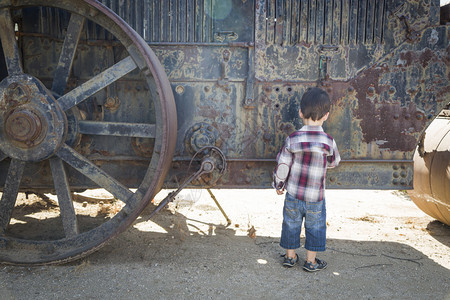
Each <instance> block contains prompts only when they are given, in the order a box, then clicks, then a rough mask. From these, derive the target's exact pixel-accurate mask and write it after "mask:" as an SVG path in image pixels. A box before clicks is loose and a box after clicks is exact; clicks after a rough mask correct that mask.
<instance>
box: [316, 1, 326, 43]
mask: <svg viewBox="0 0 450 300" xmlns="http://www.w3.org/2000/svg"><path fill="white" fill-rule="evenodd" d="M324 14H325V1H324V0H317V1H316V30H315V33H316V37H315V40H314V41H315V43H318V44H323V39H324V25H325V17H324Z"/></svg>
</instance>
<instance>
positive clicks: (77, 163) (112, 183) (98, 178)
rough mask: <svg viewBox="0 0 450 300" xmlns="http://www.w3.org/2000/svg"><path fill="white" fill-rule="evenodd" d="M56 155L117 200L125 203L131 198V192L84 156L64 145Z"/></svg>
mask: <svg viewBox="0 0 450 300" xmlns="http://www.w3.org/2000/svg"><path fill="white" fill-rule="evenodd" d="M56 155H58V156H59V157H60V158H61V159H62V160H64V161H65V162H66V163H68V164H69V165H71V166H72V167H73V168H74V169H76V170H77V171H79V172H80V173H81V174H83V175H84V176H86V177H87V178H89V179H90V180H92V181H93V182H95V183H97V184H98V185H99V186H100V187H102V188H104V189H105V190H107V191H108V192H110V193H111V194H113V196H114V197H116V198H117V199H119V200H121V201H123V202H127V199H129V198H130V197H131V196H133V192H131V191H130V190H129V189H128V188H127V187H126V186H124V185H122V184H121V183H120V182H118V181H117V180H116V179H114V178H113V177H111V176H110V175H108V174H107V173H106V172H105V171H103V170H102V169H100V168H99V167H97V166H96V165H94V164H93V163H92V162H91V161H89V160H87V159H86V158H85V157H84V156H82V155H81V154H79V153H78V152H76V151H75V150H74V149H72V148H70V147H69V146H67V145H66V144H64V145H63V146H62V147H61V148H60V149H59V151H58V152H57V153H56Z"/></svg>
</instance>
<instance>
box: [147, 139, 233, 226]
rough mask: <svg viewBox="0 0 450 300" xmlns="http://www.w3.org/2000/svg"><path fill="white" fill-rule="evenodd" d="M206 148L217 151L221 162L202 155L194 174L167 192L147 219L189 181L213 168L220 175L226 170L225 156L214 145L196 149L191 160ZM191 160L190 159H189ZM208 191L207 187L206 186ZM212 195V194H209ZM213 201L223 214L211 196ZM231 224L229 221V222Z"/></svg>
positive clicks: (170, 200) (209, 171) (173, 197)
mask: <svg viewBox="0 0 450 300" xmlns="http://www.w3.org/2000/svg"><path fill="white" fill-rule="evenodd" d="M208 149H210V150H213V151H215V152H218V154H219V156H220V159H221V160H222V164H221V163H220V162H218V161H217V160H216V159H214V158H213V157H212V156H205V157H203V159H202V160H201V165H200V168H199V169H198V171H197V172H195V173H194V174H192V175H191V176H189V178H188V179H186V180H185V181H184V182H183V183H182V184H181V185H180V187H178V189H177V190H176V191H173V192H171V193H169V194H168V195H167V196H166V197H165V198H164V199H163V200H162V201H161V202H160V203H159V204H158V206H157V207H156V208H155V210H154V211H152V213H151V214H150V216H149V217H148V218H149V219H150V218H151V217H153V216H154V215H155V214H156V213H157V212H159V211H160V210H161V209H163V208H164V207H165V206H166V205H167V204H168V203H169V202H172V201H173V200H174V199H175V197H176V196H177V195H178V194H179V193H180V192H181V190H182V189H184V188H185V187H186V186H187V185H188V184H189V183H191V182H192V181H194V180H196V179H198V178H200V177H201V176H202V175H204V174H208V173H211V172H213V171H214V170H215V169H219V173H220V175H223V173H224V172H225V170H226V161H225V156H224V155H223V153H222V151H220V149H219V148H217V147H215V146H207V147H203V148H202V149H200V150H198V151H197V153H195V154H194V156H193V157H192V160H193V159H194V158H195V157H196V156H197V155H198V154H199V153H202V152H203V151H207V150H208ZM191 162H192V161H191ZM208 191H209V188H208ZM209 193H210V195H212V193H211V192H210V191H209ZM211 197H213V196H211ZM213 200H214V202H216V204H217V206H218V207H219V209H220V211H221V212H222V214H224V215H225V212H224V211H223V209H222V208H221V207H220V205H219V203H218V202H217V200H215V198H214V197H213ZM225 217H226V219H227V221H229V219H228V217H227V216H226V215H225ZM230 222H231V221H230ZM230 224H231V223H230Z"/></svg>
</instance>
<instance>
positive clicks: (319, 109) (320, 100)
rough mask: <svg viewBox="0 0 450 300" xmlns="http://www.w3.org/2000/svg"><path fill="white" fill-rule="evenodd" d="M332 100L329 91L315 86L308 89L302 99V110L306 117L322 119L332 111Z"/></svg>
mask: <svg viewBox="0 0 450 300" xmlns="http://www.w3.org/2000/svg"><path fill="white" fill-rule="evenodd" d="M330 107H331V101H330V97H329V96H328V94H327V92H325V91H324V90H322V89H320V88H317V87H313V88H310V89H308V90H307V91H306V92H305V93H304V94H303V97H302V100H301V101H300V110H301V111H302V114H303V117H304V118H305V119H312V120H313V121H317V120H320V119H321V118H322V117H323V116H325V114H326V113H327V112H329V111H330Z"/></svg>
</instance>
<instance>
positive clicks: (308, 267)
mask: <svg viewBox="0 0 450 300" xmlns="http://www.w3.org/2000/svg"><path fill="white" fill-rule="evenodd" d="M326 267H327V262H326V261H324V260H320V259H318V258H316V263H315V264H313V263H310V262H307V261H305V264H304V265H303V269H304V270H305V271H308V272H316V271H320V270H323V269H325V268H326Z"/></svg>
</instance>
